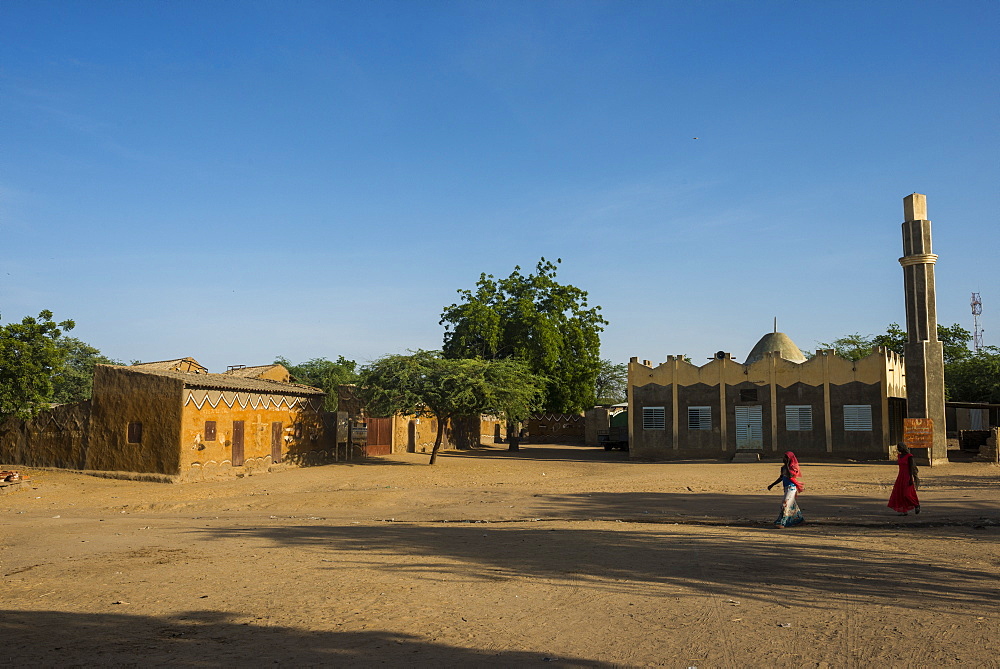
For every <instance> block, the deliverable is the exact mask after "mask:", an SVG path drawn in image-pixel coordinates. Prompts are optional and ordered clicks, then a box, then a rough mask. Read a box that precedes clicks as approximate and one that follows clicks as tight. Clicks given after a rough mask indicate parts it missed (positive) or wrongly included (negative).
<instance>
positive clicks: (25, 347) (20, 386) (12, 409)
mask: <svg viewBox="0 0 1000 669" xmlns="http://www.w3.org/2000/svg"><path fill="white" fill-rule="evenodd" d="M74 326H75V323H73V321H68V320H67V321H63V322H61V323H56V322H55V321H53V320H52V312H51V311H48V310H46V311H42V312H41V313H39V314H38V318H37V319H35V318H32V317H30V316H26V317H25V318H24V319H23V320H22V321H21V322H20V323H9V324H7V325H4V326H2V327H0V419H6V418H9V417H11V416H13V417H17V418H23V419H27V418H31V417H32V416H35V415H36V414H38V412H39V411H41V410H42V409H44V408H46V407H47V406H48V405H49V403H51V401H52V376H53V374H54V373H55V372H56V371H58V370H59V369H60V367H61V366H62V364H63V360H64V358H65V351H64V350H63V349H61V348H60V347H59V337H61V336H62V333H63V331H64V330H72V329H73V327H74Z"/></svg>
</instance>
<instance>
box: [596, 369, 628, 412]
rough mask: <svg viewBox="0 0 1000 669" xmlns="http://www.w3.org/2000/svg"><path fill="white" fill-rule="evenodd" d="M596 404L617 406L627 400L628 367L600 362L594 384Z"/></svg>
mask: <svg viewBox="0 0 1000 669" xmlns="http://www.w3.org/2000/svg"><path fill="white" fill-rule="evenodd" d="M594 391H595V393H596V395H597V401H596V402H595V403H596V404H618V403H620V402H624V401H625V400H626V399H627V398H628V365H626V364H625V363H618V364H615V363H613V362H611V361H610V360H607V359H605V360H601V368H600V370H598V372H597V380H596V382H595V384H594Z"/></svg>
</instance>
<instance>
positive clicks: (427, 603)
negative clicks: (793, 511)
mask: <svg viewBox="0 0 1000 669" xmlns="http://www.w3.org/2000/svg"><path fill="white" fill-rule="evenodd" d="M425 463H426V456H423V455H420V456H417V455H400V456H393V457H388V458H384V459H379V461H378V462H369V463H353V464H343V463H342V464H339V465H329V466H323V467H312V468H304V469H287V470H285V471H281V472H275V473H272V474H269V475H260V476H252V477H247V478H244V479H234V480H228V481H220V482H206V483H190V484H182V485H169V484H162V483H152V482H141V481H121V480H112V479H101V478H95V477H89V476H84V475H80V474H71V473H65V472H53V471H37V470H36V471H30V472H26V473H29V474H30V475H31V476H32V486H31V487H30V488H29V489H22V490H20V491H18V492H15V493H11V494H6V495H3V496H0V514H2V516H3V519H4V523H3V526H2V529H0V532H2V535H0V541H2V553H0V573H2V574H3V575H4V592H5V597H4V600H5V602H6V605H5V606H4V607H3V608H4V609H5V610H4V611H3V615H2V617H0V632H2V635H3V636H2V638H3V639H4V648H3V650H0V664H19V665H26V666H65V665H88V666H89V665H95V664H110V665H116V666H128V665H133V664H134V665H136V666H237V665H254V666H261V665H282V664H284V665H296V666H319V665H336V666H371V665H373V664H386V665H404V664H405V665H420V664H432V663H433V664H437V665H443V666H515V665H518V666H519V665H523V664H526V663H528V664H532V663H542V662H545V663H547V664H548V663H551V664H554V665H555V666H566V667H604V666H670V667H674V666H676V667H690V666H698V667H710V666H732V667H735V666H859V667H860V666H870V665H873V664H883V665H891V666H921V665H922V666H931V665H964V666H997V664H996V657H998V656H1000V646H998V638H997V634H996V629H997V626H998V624H1000V623H998V621H1000V604H998V602H1000V591H998V587H997V583H998V581H997V578H996V576H997V573H998V572H1000V529H998V525H1000V511H998V509H1000V469H998V468H996V467H994V466H990V465H985V464H978V463H968V464H964V463H963V464H953V465H949V466H946V467H939V468H935V469H929V468H923V469H922V470H921V477H922V479H923V481H924V487H923V489H922V491H921V498H922V502H923V513H922V514H921V515H920V516H913V515H910V516H906V517H899V516H896V515H895V514H894V513H893V512H892V511H890V510H889V509H888V508H886V506H885V504H886V501H887V500H888V496H889V489H890V487H891V485H892V481H893V480H894V479H895V475H896V468H895V466H894V465H892V464H855V463H840V464H838V463H808V462H806V463H803V476H804V479H803V481H804V483H805V485H806V491H805V494H804V495H803V496H802V497H801V499H800V503H801V506H802V508H803V511H804V513H805V516H806V520H807V522H806V524H805V525H803V526H801V527H798V528H792V529H786V530H777V529H775V528H773V527H771V526H770V525H769V522H770V521H771V520H772V519H773V517H774V516H775V515H776V514H777V510H778V506H779V504H780V494H779V493H777V492H776V491H775V492H771V493H768V492H767V491H766V490H765V487H766V485H767V484H768V483H770V482H771V481H773V480H774V478H775V476H776V475H777V469H778V464H777V463H751V464H738V465H737V464H730V463H720V462H714V461H713V462H684V463H658V464H651V463H633V462H629V461H628V460H627V456H626V454H622V453H617V452H612V453H607V452H605V451H603V450H598V449H589V448H583V447H573V446H562V447H558V446H537V445H530V446H526V447H524V449H523V450H522V451H521V452H520V453H518V454H509V453H507V452H506V451H503V450H501V449H485V450H481V451H473V452H463V453H447V454H445V455H444V457H442V458H441V459H440V461H439V463H438V464H437V465H435V466H434V467H428V466H427V465H426V464H425Z"/></svg>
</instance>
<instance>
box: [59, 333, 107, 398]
mask: <svg viewBox="0 0 1000 669" xmlns="http://www.w3.org/2000/svg"><path fill="white" fill-rule="evenodd" d="M56 346H58V347H59V349H60V350H61V351H62V354H63V364H62V365H60V366H59V367H58V368H57V369H56V370H55V371H54V372H53V374H52V401H53V402H55V403H57V404H68V403H70V402H80V401H83V400H89V399H90V396H91V395H92V394H93V389H94V388H93V387H94V366H95V365H120V364H122V363H121V361H119V360H112V359H111V358H109V357H107V356H106V355H103V354H101V352H100V351H99V350H97V349H96V348H94V347H93V346H91V345H90V344H87V343H85V342H82V341H80V340H79V339H77V338H76V337H59V338H58V339H57V340H56Z"/></svg>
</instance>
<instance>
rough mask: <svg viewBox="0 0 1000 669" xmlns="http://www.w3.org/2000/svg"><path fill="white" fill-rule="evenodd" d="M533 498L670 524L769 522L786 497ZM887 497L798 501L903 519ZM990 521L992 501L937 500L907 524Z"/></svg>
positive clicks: (996, 516)
mask: <svg viewBox="0 0 1000 669" xmlns="http://www.w3.org/2000/svg"><path fill="white" fill-rule="evenodd" d="M532 499H533V500H534V501H535V502H536V503H537V504H538V506H539V508H544V509H545V516H546V518H548V519H568V520H576V521H580V520H603V521H615V520H622V521H629V522H664V521H667V522H669V521H670V520H703V521H710V522H712V523H713V524H726V525H750V526H759V525H762V524H764V525H766V524H768V523H769V522H770V521H773V520H774V518H775V517H776V516H777V514H778V510H779V509H780V507H781V500H782V495H781V494H780V492H779V493H774V492H772V493H767V494H759V495H747V494H738V495H734V494H723V493H712V492H701V491H698V492H696V491H692V492H689V493H674V492H629V493H618V492H607V493H602V492H594V493H572V494H562V495H555V494H547V493H536V494H535V495H532ZM888 499H889V493H888V489H887V491H886V494H885V497H884V498H881V497H878V498H875V497H871V496H843V495H814V494H808V493H803V494H802V495H801V496H800V497H799V505H800V506H802V507H803V513H804V514H805V515H806V518H807V520H808V519H810V518H812V519H815V520H820V519H822V520H823V522H824V523H828V524H841V525H851V524H853V525H871V524H878V523H881V524H884V525H889V524H893V523H896V524H898V523H899V522H900V519H899V517H898V516H896V514H895V512H893V511H892V510H891V509H889V508H888V505H887V502H888ZM982 519H987V520H990V521H992V522H995V523H996V524H998V525H1000V511H998V509H997V504H996V501H995V500H993V499H975V498H969V499H961V500H952V501H941V500H936V501H934V502H933V503H932V504H928V505H926V508H925V509H924V514H923V515H922V516H919V517H918V516H913V517H912V518H911V519H909V520H908V521H906V523H907V524H908V525H922V526H932V525H971V524H975V523H976V522H978V521H980V520H982Z"/></svg>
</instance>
